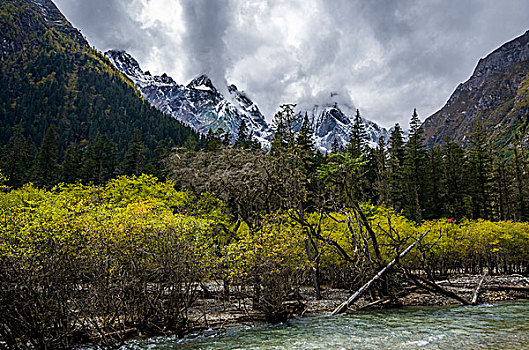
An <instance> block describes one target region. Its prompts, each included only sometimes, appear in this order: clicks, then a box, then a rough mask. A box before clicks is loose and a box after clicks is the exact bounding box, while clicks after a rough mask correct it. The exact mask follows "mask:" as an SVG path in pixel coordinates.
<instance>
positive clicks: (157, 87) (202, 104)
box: [105, 50, 271, 145]
mask: <svg viewBox="0 0 529 350" xmlns="http://www.w3.org/2000/svg"><path fill="white" fill-rule="evenodd" d="M105 55H106V56H107V57H108V58H109V59H110V60H111V61H112V62H113V63H114V65H115V66H116V67H117V68H118V69H119V70H120V71H121V72H122V73H124V74H125V75H126V76H127V77H129V79H131V80H132V82H133V83H134V84H135V85H136V87H137V88H138V89H139V90H140V92H141V93H142V95H143V96H144V97H145V99H146V100H147V101H149V103H151V105H153V106H154V107H156V108H157V109H159V110H161V111H162V112H164V113H167V114H170V115H171V116H173V117H174V118H176V119H178V120H180V121H181V122H183V123H185V124H187V125H189V126H191V127H193V128H194V129H195V130H197V131H198V132H201V133H207V132H208V130H210V129H211V130H212V131H216V130H218V129H220V128H222V129H223V130H224V131H226V132H228V133H229V134H230V136H231V137H232V139H235V138H236V137H237V133H238V131H239V126H240V124H241V121H242V120H244V121H245V123H246V125H247V126H248V129H249V131H250V132H252V133H253V136H254V137H255V138H257V139H258V140H259V141H260V142H261V143H262V144H264V145H267V144H268V143H269V141H268V140H269V138H270V136H271V130H270V128H269V127H268V125H267V123H266V121H265V119H264V117H263V115H262V114H261V112H260V111H259V108H257V106H256V105H255V104H253V102H251V101H250V99H248V98H247V97H246V95H245V94H244V93H243V92H240V91H238V90H237V88H236V87H235V86H234V85H230V86H229V87H228V91H229V95H230V96H226V97H225V96H223V95H222V94H221V93H220V92H219V91H218V90H217V89H216V88H215V86H214V85H213V83H212V82H211V80H210V79H209V78H208V77H207V76H206V75H200V76H198V77H196V78H195V79H193V80H192V81H191V82H189V84H187V85H186V86H184V85H179V84H177V83H176V82H175V81H174V80H173V79H171V78H170V77H168V76H167V75H165V74H164V75H162V76H151V75H150V74H148V73H146V72H143V70H142V69H141V68H140V66H139V64H138V62H137V61H136V60H135V59H134V58H133V57H132V56H131V55H129V54H128V53H126V52H124V51H113V50H111V51H108V52H106V54H105Z"/></svg>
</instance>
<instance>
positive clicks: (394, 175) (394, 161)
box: [388, 123, 405, 211]
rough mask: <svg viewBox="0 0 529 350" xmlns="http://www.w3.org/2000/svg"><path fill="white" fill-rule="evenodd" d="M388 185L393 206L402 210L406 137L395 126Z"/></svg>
mask: <svg viewBox="0 0 529 350" xmlns="http://www.w3.org/2000/svg"><path fill="white" fill-rule="evenodd" d="M388 153H389V154H388V156H389V161H388V162H389V164H388V185H389V200H390V204H391V206H392V207H393V208H394V209H395V210H397V211H400V210H402V207H403V204H404V195H405V194H404V186H405V182H404V174H403V167H404V154H405V153H404V137H403V132H402V128H401V127H400V125H399V124H398V123H397V124H395V126H394V128H393V130H392V131H391V135H390V138H389V151H388Z"/></svg>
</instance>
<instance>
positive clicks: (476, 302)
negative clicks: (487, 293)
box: [471, 273, 487, 305]
mask: <svg viewBox="0 0 529 350" xmlns="http://www.w3.org/2000/svg"><path fill="white" fill-rule="evenodd" d="M486 276H487V273H484V274H483V277H481V280H480V281H479V283H478V286H477V287H476V290H475V291H474V295H473V296H472V301H471V303H472V305H477V304H478V298H479V293H481V287H483V281H484V280H485V277H486Z"/></svg>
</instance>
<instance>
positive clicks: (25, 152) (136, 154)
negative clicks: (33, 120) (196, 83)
mask: <svg viewBox="0 0 529 350" xmlns="http://www.w3.org/2000/svg"><path fill="white" fill-rule="evenodd" d="M190 140H193V138H190ZM168 153H169V147H167V146H164V144H163V143H162V142H160V143H159V145H158V147H157V148H156V149H155V150H154V152H149V149H148V148H147V147H146V146H145V144H144V142H143V140H142V136H141V132H140V131H139V130H138V129H136V131H135V132H134V135H133V136H132V138H131V139H130V141H129V143H128V146H127V148H126V150H125V153H124V155H123V157H120V152H119V149H118V146H117V144H116V143H115V142H113V141H112V140H111V139H109V138H107V137H106V136H105V135H97V136H96V137H95V138H94V140H93V141H92V142H86V143H83V144H82V145H79V144H75V143H70V144H69V145H68V147H66V150H65V151H64V154H62V155H61V154H60V152H59V138H58V135H57V128H56V127H55V125H53V124H52V125H51V126H50V127H49V128H48V130H47V132H46V134H45V135H44V137H43V140H42V142H41V144H40V147H36V146H35V143H34V142H33V140H32V138H31V136H28V137H26V136H25V135H24V133H23V129H22V127H20V126H18V127H16V128H15V131H14V134H13V135H12V136H11V138H10V139H9V141H8V143H7V145H6V146H5V147H4V148H3V150H2V153H1V157H0V167H1V169H2V171H3V173H4V174H5V175H6V177H7V178H8V180H7V184H9V185H10V186H13V187H20V186H22V185H24V184H26V183H28V182H33V183H34V184H35V185H37V186H39V187H51V186H53V185H56V184H58V183H59V182H65V183H75V182H78V181H81V182H83V183H93V184H96V185H100V184H103V183H105V182H107V181H108V180H110V179H112V178H115V177H116V176H117V175H123V174H124V175H141V174H142V173H150V174H157V175H160V176H163V174H162V173H163V171H162V168H161V166H162V165H161V159H163V158H164V157H165V156H167V154H168Z"/></svg>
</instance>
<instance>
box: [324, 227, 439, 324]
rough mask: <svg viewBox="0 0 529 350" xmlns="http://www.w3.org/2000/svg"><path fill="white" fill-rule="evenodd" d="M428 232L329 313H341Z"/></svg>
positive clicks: (424, 234)
mask: <svg viewBox="0 0 529 350" xmlns="http://www.w3.org/2000/svg"><path fill="white" fill-rule="evenodd" d="M428 232H430V230H428V231H426V232H425V233H423V234H422V236H420V237H419V238H418V239H417V240H416V241H415V242H413V243H412V244H411V245H410V246H409V247H408V248H406V249H405V250H404V251H403V252H402V253H400V254H399V256H398V257H396V258H395V259H393V260H391V262H390V263H389V264H388V265H386V267H384V268H383V269H382V270H380V271H379V272H378V273H377V274H376V275H375V277H373V278H372V279H371V280H369V282H367V283H366V284H364V285H363V286H362V287H361V288H360V289H359V290H357V291H356V292H355V293H354V294H353V295H351V296H350V297H349V299H347V300H346V301H344V302H343V303H341V304H340V305H339V306H338V307H337V308H336V309H334V311H333V312H332V313H331V315H336V314H341V313H343V312H345V310H347V308H348V307H349V306H351V305H352V304H353V303H354V302H355V301H356V300H358V298H360V297H361V296H362V295H363V294H364V293H365V292H366V291H367V290H368V289H369V288H371V286H372V285H373V283H375V282H376V281H377V280H378V279H379V278H380V277H382V276H384V274H385V273H386V272H387V271H388V270H389V269H390V268H392V267H393V266H394V265H395V264H396V263H397V262H398V261H399V260H400V259H402V258H403V257H404V256H406V254H408V253H409V252H410V251H411V250H412V249H413V248H414V247H415V246H416V245H417V244H418V243H419V242H420V241H421V240H422V239H423V238H424V237H425V236H426V235H427V234H428Z"/></svg>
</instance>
